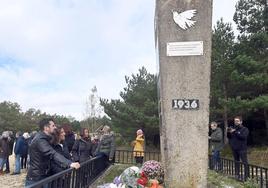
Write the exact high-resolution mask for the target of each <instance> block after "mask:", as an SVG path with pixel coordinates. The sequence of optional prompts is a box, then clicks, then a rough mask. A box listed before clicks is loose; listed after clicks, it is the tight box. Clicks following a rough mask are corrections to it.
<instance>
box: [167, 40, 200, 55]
mask: <svg viewBox="0 0 268 188" xmlns="http://www.w3.org/2000/svg"><path fill="white" fill-rule="evenodd" d="M195 55H203V41H191V42H169V43H167V56H195Z"/></svg>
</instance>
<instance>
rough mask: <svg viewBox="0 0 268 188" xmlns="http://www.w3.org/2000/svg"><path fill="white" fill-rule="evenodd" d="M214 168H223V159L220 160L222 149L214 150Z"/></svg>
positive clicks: (218, 169)
mask: <svg viewBox="0 0 268 188" xmlns="http://www.w3.org/2000/svg"><path fill="white" fill-rule="evenodd" d="M212 169H214V170H216V171H220V170H222V165H221V160H220V151H217V150H214V151H212Z"/></svg>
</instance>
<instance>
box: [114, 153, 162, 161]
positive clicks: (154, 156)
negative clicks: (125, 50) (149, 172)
mask: <svg viewBox="0 0 268 188" xmlns="http://www.w3.org/2000/svg"><path fill="white" fill-rule="evenodd" d="M135 156H137V157H140V156H142V157H143V162H145V161H148V160H155V161H161V153H160V152H147V151H146V152H139V151H129V150H116V152H115V163H121V164H135Z"/></svg>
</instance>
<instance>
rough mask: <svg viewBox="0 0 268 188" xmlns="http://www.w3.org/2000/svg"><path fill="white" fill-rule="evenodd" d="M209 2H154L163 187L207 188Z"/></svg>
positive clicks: (209, 54) (210, 8)
mask: <svg viewBox="0 0 268 188" xmlns="http://www.w3.org/2000/svg"><path fill="white" fill-rule="evenodd" d="M211 22H212V0H202V1H201V0H156V12H155V41H156V51H157V56H158V61H159V80H158V88H159V111H160V112H159V113H160V136H161V153H162V162H163V165H164V170H165V187H168V188H206V187H207V169H208V124H209V93H210V65H211V32H212V27H211Z"/></svg>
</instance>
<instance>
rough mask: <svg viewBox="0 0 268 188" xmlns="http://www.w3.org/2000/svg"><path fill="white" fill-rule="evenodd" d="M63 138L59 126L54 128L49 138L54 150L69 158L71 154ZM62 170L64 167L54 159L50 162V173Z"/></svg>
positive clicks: (62, 132) (63, 133)
mask: <svg viewBox="0 0 268 188" xmlns="http://www.w3.org/2000/svg"><path fill="white" fill-rule="evenodd" d="M64 140H65V132H64V129H63V128H61V127H59V128H57V129H55V131H54V133H53V135H52V140H51V142H52V146H53V148H54V150H55V151H56V152H58V153H59V154H61V155H63V156H64V157H65V158H67V159H71V155H70V153H69V150H68V147H67V145H66V144H65V142H64ZM63 170H65V168H63V167H62V166H61V165H60V164H57V163H56V162H55V161H52V162H51V174H56V173H59V172H61V171H63Z"/></svg>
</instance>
